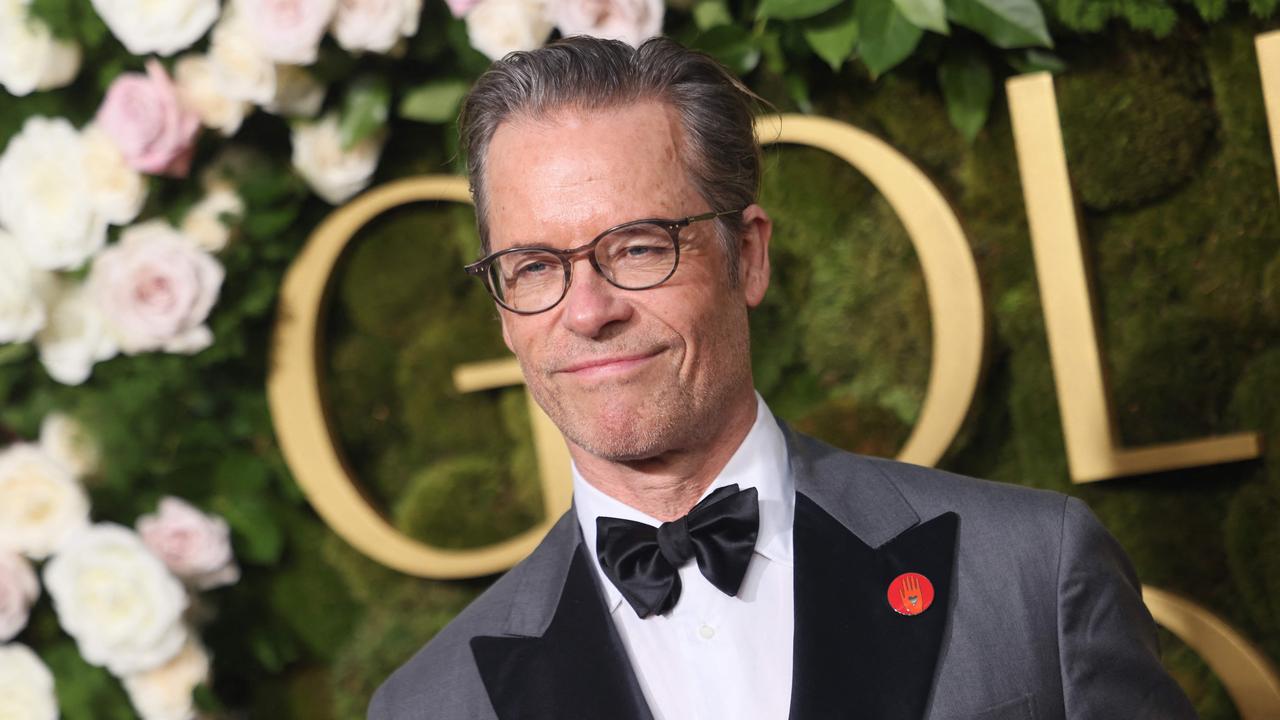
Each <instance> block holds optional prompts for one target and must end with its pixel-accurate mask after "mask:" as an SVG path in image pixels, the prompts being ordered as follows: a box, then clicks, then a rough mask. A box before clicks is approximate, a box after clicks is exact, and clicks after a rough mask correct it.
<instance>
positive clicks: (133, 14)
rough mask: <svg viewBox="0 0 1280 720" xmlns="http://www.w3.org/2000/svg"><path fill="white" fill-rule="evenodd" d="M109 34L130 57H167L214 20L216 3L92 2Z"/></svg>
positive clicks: (187, 44) (173, 0)
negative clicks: (132, 55)
mask: <svg viewBox="0 0 1280 720" xmlns="http://www.w3.org/2000/svg"><path fill="white" fill-rule="evenodd" d="M92 2H93V9H94V10H97V11H98V15H100V16H102V20H103V22H105V23H106V24H107V27H108V28H110V29H111V33H112V34H113V35H115V36H116V37H117V38H119V40H120V42H121V43H123V44H124V46H125V48H127V49H128V50H129V52H130V53H132V54H134V55H149V54H151V53H158V54H160V55H165V56H169V55H172V54H174V53H176V52H178V51H179V50H182V49H183V48H186V47H190V46H191V44H192V43H194V42H195V41H196V40H199V39H200V37H201V36H203V35H204V33H205V31H206V30H208V29H209V26H210V25H212V24H213V21H214V20H217V19H218V0H163V2H156V1H155V0H92Z"/></svg>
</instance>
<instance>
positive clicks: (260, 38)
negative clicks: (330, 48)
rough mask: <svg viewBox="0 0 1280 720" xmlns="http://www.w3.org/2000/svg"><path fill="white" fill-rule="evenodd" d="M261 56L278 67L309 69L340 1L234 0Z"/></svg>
mask: <svg viewBox="0 0 1280 720" xmlns="http://www.w3.org/2000/svg"><path fill="white" fill-rule="evenodd" d="M233 2H234V3H235V5H236V11H237V12H241V13H244V15H245V20H247V21H248V27H249V32H250V34H252V35H253V37H254V39H255V40H256V41H257V43H258V50H260V51H261V52H262V54H264V55H266V56H267V57H269V58H271V59H272V60H274V61H276V62H278V63H286V64H289V65H310V64H311V63H313V62H315V61H316V53H317V51H318V50H319V49H320V39H321V38H322V37H324V31H325V28H327V27H328V26H329V21H330V20H332V19H333V13H334V11H335V10H337V7H338V2H337V0H233Z"/></svg>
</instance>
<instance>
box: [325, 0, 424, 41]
mask: <svg viewBox="0 0 1280 720" xmlns="http://www.w3.org/2000/svg"><path fill="white" fill-rule="evenodd" d="M421 15H422V0H338V14H337V15H336V16H335V17H334V19H333V37H334V39H335V40H337V41H338V44H339V45H341V46H342V48H343V49H344V50H348V51H350V52H359V51H362V50H371V51H373V52H379V53H385V52H389V51H390V50H391V48H392V47H394V46H395V44H396V42H398V41H399V40H400V38H402V37H411V36H413V35H414V34H415V33H417V32H418V18H419V16H421Z"/></svg>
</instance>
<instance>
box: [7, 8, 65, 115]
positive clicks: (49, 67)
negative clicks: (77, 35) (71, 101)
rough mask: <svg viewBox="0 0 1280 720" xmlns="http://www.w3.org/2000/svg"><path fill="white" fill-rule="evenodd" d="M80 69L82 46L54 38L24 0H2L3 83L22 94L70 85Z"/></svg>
mask: <svg viewBox="0 0 1280 720" xmlns="http://www.w3.org/2000/svg"><path fill="white" fill-rule="evenodd" d="M78 72H80V46H78V45H76V44H75V43H70V42H65V41H62V40H57V39H55V38H54V37H53V33H51V32H49V27H48V26H47V25H45V24H44V23H43V22H41V21H40V20H38V19H37V18H33V17H31V16H30V15H29V14H28V13H27V3H26V2H24V1H23V0H0V85H2V86H4V88H5V89H6V90H8V91H9V93H10V94H11V95H17V96H19V97H21V96H23V95H28V94H30V93H31V92H32V91H35V90H49V89H52V88H57V87H63V86H64V85H69V84H70V83H71V81H72V80H75V78H76V73H78Z"/></svg>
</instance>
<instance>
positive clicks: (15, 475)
mask: <svg viewBox="0 0 1280 720" xmlns="http://www.w3.org/2000/svg"><path fill="white" fill-rule="evenodd" d="M88 524H89V498H88V496H87V495H85V492H84V488H82V487H80V483H78V482H76V479H75V476H73V475H72V474H71V471H70V470H68V469H67V468H66V467H65V466H64V465H63V464H62V463H60V462H58V461H57V460H55V459H54V458H52V457H50V456H49V454H48V453H47V452H45V451H44V450H43V449H42V448H41V447H40V446H38V445H34V444H32V443H15V444H13V445H10V446H9V447H7V448H4V449H3V450H0V549H3V550H10V551H13V552H20V553H22V554H23V555H26V556H27V557H29V558H31V559H32V560H43V559H45V558H46V557H48V556H49V555H50V554H52V553H54V552H56V551H57V550H58V549H59V548H60V547H62V546H63V545H64V544H66V543H67V542H68V540H69V539H70V537H71V536H72V535H74V534H75V533H76V532H77V531H79V530H81V529H83V528H84V527H85V526H87V525H88Z"/></svg>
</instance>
